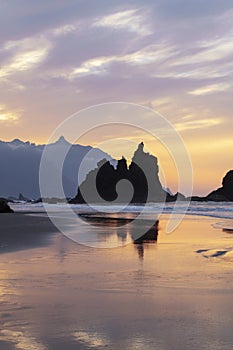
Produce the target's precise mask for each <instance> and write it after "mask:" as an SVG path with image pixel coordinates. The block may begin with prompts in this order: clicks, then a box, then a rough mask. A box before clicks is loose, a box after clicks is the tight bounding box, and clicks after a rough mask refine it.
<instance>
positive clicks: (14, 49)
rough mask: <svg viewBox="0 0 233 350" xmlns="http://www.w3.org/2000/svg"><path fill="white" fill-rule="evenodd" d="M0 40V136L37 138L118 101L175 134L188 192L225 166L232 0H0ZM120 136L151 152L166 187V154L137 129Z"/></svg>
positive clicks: (204, 188)
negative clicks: (183, 154)
mask: <svg viewBox="0 0 233 350" xmlns="http://www.w3.org/2000/svg"><path fill="white" fill-rule="evenodd" d="M0 40H1V46H0V62H1V65H0V89H1V95H0V139H1V140H4V141H10V140H12V139H14V138H20V139H22V140H24V141H27V140H29V141H31V142H35V143H37V144H39V143H46V142H47V140H48V139H49V137H50V134H51V133H52V132H53V130H54V129H55V128H56V127H57V126H58V125H59V124H60V123H61V122H62V121H64V120H65V119H66V118H67V117H68V116H70V115H71V114H73V113H75V112H77V111H79V110H81V109H83V108H86V107H89V106H92V105H95V104H100V103H108V102H114V101H123V102H129V103H136V104H139V105H142V106H146V107H150V108H152V109H154V110H156V111H158V112H159V113H161V114H162V115H163V116H164V117H165V118H167V120H168V121H170V123H172V125H173V126H174V128H175V129H176V130H177V131H178V132H179V133H180V134H181V136H182V138H183V140H184V142H185V144H186V146H187V149H188V151H189V153H190V156H191V159H192V163H193V170H194V192H195V194H207V193H208V192H209V191H210V190H212V189H214V188H216V187H218V186H219V185H220V184H221V179H222V177H223V176H224V174H225V173H226V171H228V170H229V169H232V168H233V157H232V149H233V137H232V132H233V119H232V113H233V1H232V0H221V1H219V0H211V1H210V0H205V1H203V0H143V1H142V0H140V1H139V0H134V1H122V0H118V1H110V0H95V1H94V0H92V1H91V0H77V1H70V0H63V1H61V0H56V1H29V0H21V1H20V0H19V1H16V0H12V1H4V0H3V1H1V3H0ZM142 118H144V117H143V116H142ZM145 118H146V116H145ZM153 128H156V125H153ZM129 132H130V131H129ZM124 136H125V137H126V138H127V135H124ZM128 136H131V137H132V139H134V140H135V142H141V141H142V139H143V140H144V141H145V143H146V144H147V146H148V148H149V149H150V150H152V151H153V153H154V154H155V155H157V156H158V157H159V160H160V162H161V164H164V165H163V171H164V172H165V173H166V172H167V173H168V174H167V182H168V185H169V187H171V188H172V189H173V190H175V189H176V186H175V181H176V180H175V178H174V177H173V176H172V171H171V167H172V166H171V165H170V164H169V162H168V158H167V156H166V155H164V158H163V152H162V151H160V150H159V148H157V147H156V145H155V144H152V141H151V140H149V138H148V140H147V137H146V135H143V133H142V134H140V133H139V132H138V133H135V134H134V132H132V135H128ZM99 141H100V140H98V137H97V134H94V133H90V134H89V135H86V136H85V138H84V140H83V143H85V144H91V145H93V146H96V145H97V146H98V144H99ZM122 152H124V149H122V148H121V149H119V154H118V153H117V152H116V151H115V152H114V156H115V157H117V156H119V157H120V156H121V155H122ZM127 152H128V150H127V149H126V150H125V153H126V155H127ZM169 169H170V170H169Z"/></svg>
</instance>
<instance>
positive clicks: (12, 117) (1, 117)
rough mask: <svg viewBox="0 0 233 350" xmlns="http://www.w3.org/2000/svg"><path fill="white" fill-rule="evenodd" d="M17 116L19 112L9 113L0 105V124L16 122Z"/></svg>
mask: <svg viewBox="0 0 233 350" xmlns="http://www.w3.org/2000/svg"><path fill="white" fill-rule="evenodd" d="M19 116H20V113H19V111H11V110H10V109H9V108H8V107H7V106H6V105H5V104H0V123H2V122H7V123H9V122H16V121H18V119H19Z"/></svg>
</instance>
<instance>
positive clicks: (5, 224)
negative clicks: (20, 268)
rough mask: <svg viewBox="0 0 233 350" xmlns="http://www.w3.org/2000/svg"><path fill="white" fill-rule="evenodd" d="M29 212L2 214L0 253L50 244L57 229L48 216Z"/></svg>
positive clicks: (0, 216) (0, 220)
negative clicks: (34, 214)
mask: <svg viewBox="0 0 233 350" xmlns="http://www.w3.org/2000/svg"><path fill="white" fill-rule="evenodd" d="M30 214H33V213H31V212H28V213H14V214H1V215H0V253H2V252H9V251H15V250H21V249H27V248H33V247H34V248H36V247H39V246H44V245H47V244H49V241H50V239H51V236H50V235H51V234H53V233H55V232H56V233H57V229H56V228H55V227H54V225H53V224H52V223H51V221H50V220H49V219H48V218H46V217H39V216H37V217H36V216H32V215H30Z"/></svg>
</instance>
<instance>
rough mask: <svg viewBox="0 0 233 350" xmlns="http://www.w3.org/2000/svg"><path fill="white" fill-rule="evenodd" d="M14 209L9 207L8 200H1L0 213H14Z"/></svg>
mask: <svg viewBox="0 0 233 350" xmlns="http://www.w3.org/2000/svg"><path fill="white" fill-rule="evenodd" d="M13 212H14V211H13V210H12V209H11V208H10V207H9V205H8V204H7V202H6V201H5V200H3V199H1V200H0V213H13Z"/></svg>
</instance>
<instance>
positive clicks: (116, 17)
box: [93, 9, 152, 36]
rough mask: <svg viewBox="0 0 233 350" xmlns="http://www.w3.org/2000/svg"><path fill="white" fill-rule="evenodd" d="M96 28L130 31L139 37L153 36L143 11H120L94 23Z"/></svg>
mask: <svg viewBox="0 0 233 350" xmlns="http://www.w3.org/2000/svg"><path fill="white" fill-rule="evenodd" d="M93 26H94V27H108V28H112V29H115V30H129V31H131V32H135V33H137V34H138V35H142V36H144V35H149V34H152V31H151V29H150V28H149V25H148V23H146V18H145V16H144V15H143V14H142V10H141V9H132V10H125V11H119V12H116V13H113V14H110V15H107V16H104V17H100V18H99V19H98V20H96V21H95V22H94V23H93Z"/></svg>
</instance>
